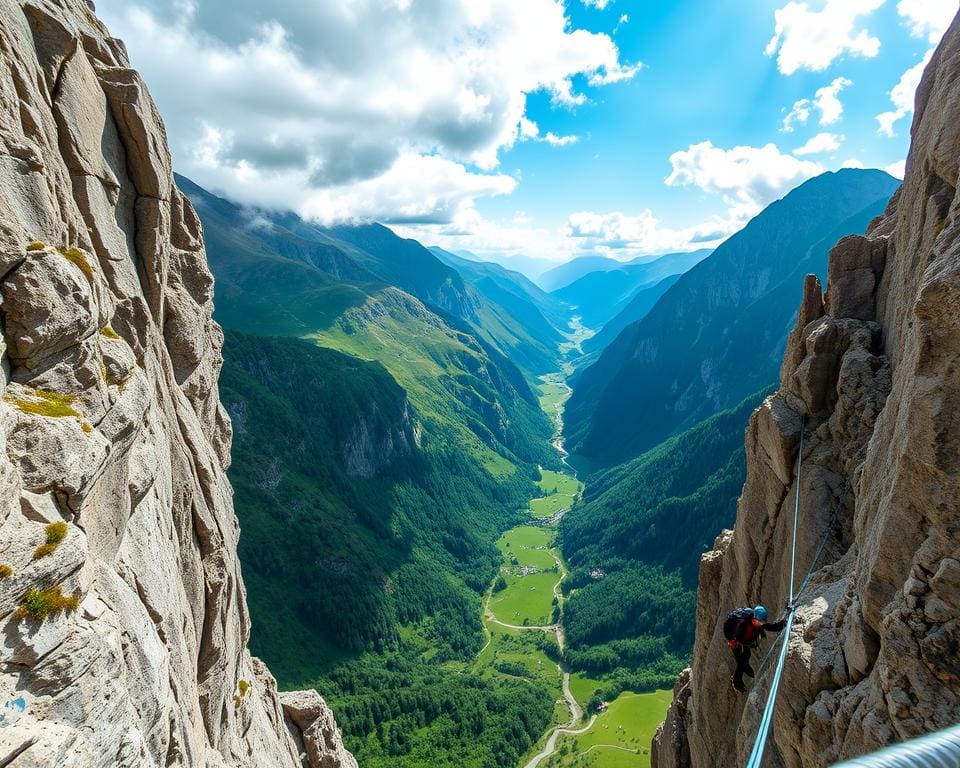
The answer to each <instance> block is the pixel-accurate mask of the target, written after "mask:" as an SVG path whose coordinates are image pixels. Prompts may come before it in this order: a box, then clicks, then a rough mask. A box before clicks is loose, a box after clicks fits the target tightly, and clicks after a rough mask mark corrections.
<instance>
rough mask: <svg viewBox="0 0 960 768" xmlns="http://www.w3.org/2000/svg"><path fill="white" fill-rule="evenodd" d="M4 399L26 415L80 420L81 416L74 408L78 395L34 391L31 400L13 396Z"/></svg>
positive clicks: (43, 390)
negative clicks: (68, 417)
mask: <svg viewBox="0 0 960 768" xmlns="http://www.w3.org/2000/svg"><path fill="white" fill-rule="evenodd" d="M3 399H4V401H5V402H7V403H9V404H10V405H13V406H14V407H16V408H19V409H20V410H21V411H23V412H24V413H32V414H35V415H37V416H48V417H50V418H54V419H59V418H63V417H65V416H73V417H75V418H80V414H79V413H78V412H77V411H76V410H75V409H74V407H73V401H74V400H76V399H77V396H76V395H62V394H60V393H59V392H50V391H48V390H45V389H33V390H30V399H28V398H23V397H11V396H6V397H4V398H3Z"/></svg>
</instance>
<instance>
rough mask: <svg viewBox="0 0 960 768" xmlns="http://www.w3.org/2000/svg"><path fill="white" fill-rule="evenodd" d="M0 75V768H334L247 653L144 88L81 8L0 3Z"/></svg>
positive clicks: (219, 429) (226, 510) (184, 217)
mask: <svg viewBox="0 0 960 768" xmlns="http://www.w3.org/2000/svg"><path fill="white" fill-rule="evenodd" d="M0 59H2V60H3V65H4V66H3V70H2V73H0V297H2V303H0V320H2V328H3V337H2V342H0V352H2V360H3V367H2V373H0V386H2V388H3V401H2V404H0V448H2V450H0V642H2V649H0V662H2V663H0V765H4V766H15V767H16V768H25V767H26V766H50V765H57V766H78V767H79V766H104V767H105V768H106V767H107V766H109V767H110V768H112V767H113V766H231V767H232V766H270V767H272V766H299V765H309V766H311V767H312V768H317V767H318V766H324V767H325V768H336V767H338V766H344V767H345V766H355V765H356V763H355V762H354V761H353V758H352V757H350V755H349V754H348V753H346V752H345V751H344V749H343V746H342V744H341V742H340V738H339V733H338V731H337V728H336V725H335V723H334V722H333V718H332V715H331V713H330V712H329V710H328V709H327V708H326V705H325V704H324V703H323V700H322V699H320V697H319V696H318V695H317V694H316V693H315V692H300V693H296V694H284V695H283V696H278V694H277V691H276V685H275V683H274V681H273V678H272V677H271V676H270V673H269V671H268V670H267V669H266V668H265V667H264V665H263V664H262V663H260V662H259V661H258V660H256V659H253V658H251V657H250V655H249V654H248V652H247V650H246V642H247V637H248V634H249V629H250V628H249V620H248V615H247V609H246V601H245V593H244V586H243V580H242V577H241V574H240V567H239V563H238V561H237V557H236V545H237V537H238V534H239V530H238V526H237V522H236V519H235V517H234V514H233V509H232V502H231V490H230V486H229V483H228V482H227V478H226V474H225V468H226V466H227V464H228V462H229V456H230V438H231V434H230V423H229V420H228V419H227V418H226V416H225V412H224V410H223V408H222V407H221V405H220V402H219V400H218V396H217V388H216V385H217V377H218V374H219V369H220V363H221V357H220V349H221V345H222V333H221V331H220V329H219V327H218V326H217V325H216V324H214V323H213V322H212V320H211V313H212V278H211V276H210V272H209V271H208V269H207V264H206V256H205V253H204V247H203V238H202V234H201V229H200V225H199V222H198V220H197V217H196V215H195V214H194V212H193V209H192V207H191V205H190V203H189V202H188V201H187V200H186V198H185V197H184V196H183V195H182V194H181V193H180V192H179V191H178V189H177V188H176V186H175V184H174V182H173V178H172V172H171V161H170V155H169V152H168V150H167V144H166V137H165V134H164V128H163V122H162V120H161V119H160V116H159V115H158V113H157V110H156V108H155V106H154V104H153V102H152V101H151V99H150V96H149V94H148V93H147V90H146V88H145V86H144V84H143V82H142V81H141V79H140V77H139V76H138V75H137V73H136V72H135V71H134V70H132V69H131V68H130V66H129V64H128V61H127V56H126V53H125V50H124V48H123V45H122V43H120V42H119V41H117V40H115V39H112V38H111V37H110V36H109V34H108V33H107V31H106V30H105V29H104V28H103V26H102V25H101V23H100V22H99V21H98V20H97V19H96V17H95V16H94V15H93V13H92V12H91V10H90V9H89V7H88V6H87V4H86V3H84V2H83V0H56V2H53V1H52V0H29V2H18V0H0ZM304 652H309V649H304Z"/></svg>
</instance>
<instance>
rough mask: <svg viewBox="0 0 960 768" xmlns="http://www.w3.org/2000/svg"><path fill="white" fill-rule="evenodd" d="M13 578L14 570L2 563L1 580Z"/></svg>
mask: <svg viewBox="0 0 960 768" xmlns="http://www.w3.org/2000/svg"><path fill="white" fill-rule="evenodd" d="M11 576H13V568H11V567H10V566H9V565H7V564H6V563H0V579H9V578H10V577H11Z"/></svg>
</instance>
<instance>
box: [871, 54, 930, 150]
mask: <svg viewBox="0 0 960 768" xmlns="http://www.w3.org/2000/svg"><path fill="white" fill-rule="evenodd" d="M931 56H933V49H932V48H931V49H930V50H929V51H927V53H926V55H925V56H924V57H923V59H922V60H921V61H920V62H918V63H917V64H914V65H913V66H912V67H910V69H908V70H907V71H906V72H904V73H903V74H902V75H901V76H900V80H899V81H898V82H897V84H896V85H895V86H893V90H892V91H890V101H891V102H892V103H893V109H892V110H891V111H889V112H883V113H881V114H879V115H877V118H876V119H877V122H878V123H879V124H880V126H879V127H878V128H877V133H879V134H881V135H883V136H894V135H895V133H894V130H893V129H894V126H895V125H896V124H897V123H898V122H899V121H900V120H902V119H903V118H905V117H906V116H907V115H909V114H912V113H913V102H914V97H915V96H916V93H917V87H918V86H919V85H920V78H921V77H922V76H923V69H924V67H926V66H927V63H928V62H929V61H930V57H931Z"/></svg>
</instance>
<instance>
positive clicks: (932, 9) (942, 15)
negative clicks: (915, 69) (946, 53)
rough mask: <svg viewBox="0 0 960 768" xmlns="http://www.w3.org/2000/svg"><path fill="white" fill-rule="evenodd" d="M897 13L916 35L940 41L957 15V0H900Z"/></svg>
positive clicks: (936, 41)
mask: <svg viewBox="0 0 960 768" xmlns="http://www.w3.org/2000/svg"><path fill="white" fill-rule="evenodd" d="M897 13H899V14H900V16H902V17H903V18H904V19H905V20H906V22H907V24H908V26H909V27H910V34H911V35H913V36H914V37H925V38H927V40H928V41H929V42H931V43H938V42H940V38H941V37H943V33H944V32H946V31H947V27H949V26H950V22H951V21H953V17H954V16H956V15H957V2H956V0H900V2H899V3H897Z"/></svg>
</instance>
